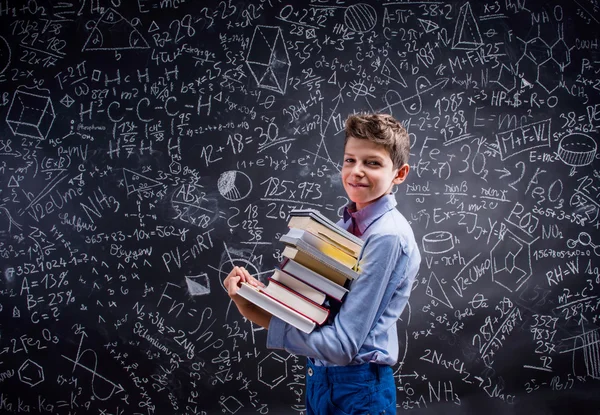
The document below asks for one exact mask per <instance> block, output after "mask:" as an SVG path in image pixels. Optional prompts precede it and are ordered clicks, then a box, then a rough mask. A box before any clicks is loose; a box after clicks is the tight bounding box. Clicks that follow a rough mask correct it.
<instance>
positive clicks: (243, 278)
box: [223, 266, 264, 305]
mask: <svg viewBox="0 0 600 415" xmlns="http://www.w3.org/2000/svg"><path fill="white" fill-rule="evenodd" d="M242 282H247V283H249V284H250V285H253V286H255V287H262V286H264V285H263V284H262V283H261V282H260V281H258V280H257V279H256V278H254V277H253V276H252V275H250V273H249V272H248V271H247V270H246V268H244V267H237V266H236V267H233V269H232V270H231V272H230V273H229V275H227V278H225V280H224V281H223V286H224V287H225V289H226V290H227V294H229V297H230V298H231V299H232V300H233V301H234V302H235V303H236V304H238V305H243V303H244V302H248V301H247V300H246V299H244V298H242V297H240V296H238V295H237V292H238V291H239V289H240V285H241V283H242Z"/></svg>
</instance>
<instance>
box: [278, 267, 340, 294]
mask: <svg viewBox="0 0 600 415" xmlns="http://www.w3.org/2000/svg"><path fill="white" fill-rule="evenodd" d="M289 261H290V259H289V258H286V259H284V260H283V262H282V263H281V264H280V265H279V267H280V268H281V270H282V271H284V272H287V273H288V274H290V275H291V276H293V277H294V278H298V279H299V280H300V281H302V282H304V283H305V284H306V285H308V286H310V287H312V288H314V289H315V290H317V291H320V292H322V293H323V294H325V295H326V296H327V297H329V298H333V299H334V300H336V301H337V302H339V303H341V302H342V299H343V298H344V295H345V293H340V294H341V296H339V298H338V296H337V295H334V294H333V293H332V292H331V291H330V290H327V289H323V288H320V287H318V286H317V285H315V284H314V283H311V282H310V281H308V279H305V278H302V277H299V276H298V275H296V274H297V273H296V274H294V273H293V272H292V271H290V270H288V269H286V268H288V267H286V264H287V263H288V262H289ZM322 278H325V277H322ZM325 279H326V278H325ZM327 280H328V279H327ZM328 281H330V280H328ZM331 284H335V283H334V282H331Z"/></svg>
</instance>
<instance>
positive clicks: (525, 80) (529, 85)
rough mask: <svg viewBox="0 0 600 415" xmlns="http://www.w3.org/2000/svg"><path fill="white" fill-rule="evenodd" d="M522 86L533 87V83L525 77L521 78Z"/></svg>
mask: <svg viewBox="0 0 600 415" xmlns="http://www.w3.org/2000/svg"><path fill="white" fill-rule="evenodd" d="M521 88H533V84H531V82H529V81H528V80H527V79H525V78H521Z"/></svg>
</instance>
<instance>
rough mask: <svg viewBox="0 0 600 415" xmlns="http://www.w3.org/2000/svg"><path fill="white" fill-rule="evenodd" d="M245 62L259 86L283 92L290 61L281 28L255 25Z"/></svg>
mask: <svg viewBox="0 0 600 415" xmlns="http://www.w3.org/2000/svg"><path fill="white" fill-rule="evenodd" d="M246 64H247V65H248V67H249V68H250V72H252V75H253V76H254V79H255V80H256V83H257V84H258V86H259V87H261V88H265V89H270V90H272V91H276V92H279V93H280V94H285V88H286V86H287V78H288V72H289V70H290V66H291V63H290V57H289V55H288V51H287V48H286V46H285V41H284V39H283V34H282V33H281V28H279V27H271V26H256V28H255V29H254V35H253V36H252V41H251V42H250V48H249V50H248V55H247V56H246Z"/></svg>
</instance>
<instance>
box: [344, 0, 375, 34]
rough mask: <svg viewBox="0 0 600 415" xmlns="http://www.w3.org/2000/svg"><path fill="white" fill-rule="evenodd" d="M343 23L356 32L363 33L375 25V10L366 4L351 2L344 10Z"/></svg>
mask: <svg viewBox="0 0 600 415" xmlns="http://www.w3.org/2000/svg"><path fill="white" fill-rule="evenodd" d="M344 23H345V24H346V26H347V27H348V29H350V30H352V31H354V32H356V33H365V32H368V31H369V30H372V29H373V28H374V27H375V24H376V23H377V12H376V11H375V9H374V8H373V6H370V5H368V4H363V3H359V4H353V5H352V6H349V7H348V8H347V9H346V11H345V12H344Z"/></svg>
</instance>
